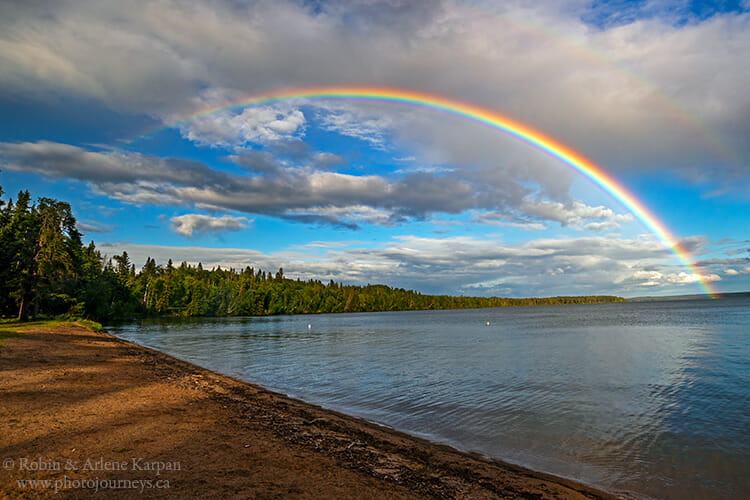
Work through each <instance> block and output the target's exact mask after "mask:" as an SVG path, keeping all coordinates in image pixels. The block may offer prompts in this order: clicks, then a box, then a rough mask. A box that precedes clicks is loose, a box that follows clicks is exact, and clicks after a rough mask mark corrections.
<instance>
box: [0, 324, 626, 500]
mask: <svg viewBox="0 0 750 500" xmlns="http://www.w3.org/2000/svg"><path fill="white" fill-rule="evenodd" d="M4 343H5V345H4V346H3V347H0V460H1V461H2V467H1V468H0V497H3V498H5V497H7V498H22V497H23V498H35V497H56V498H79V497H85V498H89V497H91V496H92V495H93V496H95V497H101V498H131V497H133V496H145V497H149V498H151V497H175V498H186V497H201V498H361V499H367V498H389V499H390V498H393V499H399V498H570V499H573V498H611V496H609V495H607V494H606V493H603V492H600V491H597V490H595V489H592V488H589V487H586V486H584V485H580V484H577V483H575V482H572V481H568V480H565V479H560V478H555V477H553V476H549V475H545V474H540V473H536V472H533V471H530V470H527V469H523V468H520V467H516V466H513V465H509V464H506V463H503V462H500V461H496V460H489V459H486V458H484V457H481V456H479V455H474V454H468V453H462V452H459V451H456V450H454V449H452V448H450V447H447V446H443V445H438V444H434V443H430V442H428V441H425V440H422V439H418V438H415V437H412V436H409V435H406V434H403V433H400V432H396V431H394V430H391V429H388V428H385V427H381V426H378V425H376V424H373V423H370V422H367V421H364V420H362V419H358V418H353V417H350V416H347V415H343V414H340V413H337V412H333V411H329V410H326V409H323V408H320V407H318V406H314V405H310V404H307V403H304V402H301V401H298V400H294V399H291V398H289V397H286V396H284V395H281V394H277V393H273V392H270V391H268V390H265V389H263V388H262V387H258V386H255V385H252V384H248V383H245V382H241V381H239V380H236V379H233V378H231V377H226V376H223V375H219V374H216V373H213V372H211V371H208V370H205V369H203V368H199V367H197V366H195V365H192V364H190V363H186V362H183V361H180V360H177V359H175V358H173V357H171V356H168V355H166V354H163V353H160V352H157V351H154V350H151V349H147V348H144V347H141V346H138V345H136V344H132V343H130V342H126V341H123V340H120V339H118V338H116V337H113V336H111V335H108V334H107V333H96V332H93V331H91V330H89V329H86V328H84V327H80V326H59V327H56V328H40V329H36V330H31V331H28V332H26V333H25V334H24V335H22V336H19V337H16V338H11V339H8V340H5V341H4ZM32 480H35V481H37V482H36V483H32V482H31V481H32ZM24 481H25V483H24ZM45 481H46V482H45Z"/></svg>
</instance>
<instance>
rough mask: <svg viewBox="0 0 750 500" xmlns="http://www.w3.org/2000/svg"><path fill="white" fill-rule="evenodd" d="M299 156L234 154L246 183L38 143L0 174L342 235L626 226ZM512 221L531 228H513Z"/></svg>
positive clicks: (473, 187)
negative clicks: (402, 224)
mask: <svg viewBox="0 0 750 500" xmlns="http://www.w3.org/2000/svg"><path fill="white" fill-rule="evenodd" d="M284 147H286V146H284ZM303 156H306V157H307V158H308V160H309V161H310V164H309V165H302V166H288V164H287V163H286V162H280V161H278V160H277V159H276V158H274V157H273V156H272V155H269V154H267V152H265V151H243V152H241V154H238V155H234V156H231V157H229V159H231V160H233V161H235V162H237V163H238V164H240V165H242V166H245V167H247V168H249V169H251V170H253V175H237V174H233V173H228V172H224V171H221V170H216V169H213V168H210V167H208V166H207V165H205V164H203V163H200V162H196V161H192V160H182V159H175V158H166V159H165V158H159V157H154V156H147V155H142V154H138V153H130V152H124V151H89V150H86V149H83V148H80V147H77V146H71V145H68V144H60V143H53V142H47V141H39V142H35V143H30V142H24V143H0V162H2V164H1V165H2V167H3V168H4V169H7V170H9V171H15V172H26V173H35V174H38V175H43V176H47V177H53V178H68V179H75V180H79V181H83V182H86V183H88V185H89V186H90V188H91V189H92V190H93V191H94V192H96V193H97V194H101V195H105V196H109V197H110V198H113V199H117V200H120V201H123V202H126V203H130V204H135V205H144V204H153V205H162V206H186V207H197V208H200V209H202V210H208V211H241V212H245V213H253V214H265V215H271V216H276V217H282V218H291V219H297V220H303V221H308V222H325V223H331V224H341V225H344V226H349V227H355V226H357V225H358V223H360V222H362V223H369V224H381V225H384V224H390V223H396V222H399V221H406V220H410V219H424V218H426V217H429V216H430V215H432V214H438V213H448V214H461V213H468V212H470V211H475V210H479V211H481V210H484V211H487V212H489V211H492V213H493V214H495V215H487V216H485V217H484V219H483V222H485V223H494V224H500V223H502V222H503V217H505V218H506V219H507V221H508V222H510V223H513V224H523V226H524V227H525V228H528V229H538V228H540V226H537V225H534V224H535V223H536V221H544V220H553V221H558V222H560V223H561V224H563V225H571V226H574V227H577V226H578V225H583V224H584V223H587V222H590V221H592V220H593V221H594V222H602V223H606V224H609V225H610V226H611V227H614V226H615V225H618V224H620V223H621V222H623V221H627V220H631V218H630V216H628V215H619V214H615V213H614V212H613V211H612V210H610V209H607V208H604V207H589V206H587V205H585V204H583V203H581V202H578V201H573V202H570V203H569V204H567V205H566V204H562V203H558V202H549V201H538V200H537V201H531V200H530V199H529V198H528V197H527V198H523V194H524V193H525V192H527V191H528V190H527V189H526V188H523V187H522V186H520V185H517V184H514V183H513V182H505V183H503V182H501V180H500V179H494V178H492V179H490V178H488V177H487V176H486V175H475V174H476V173H474V172H471V171H461V170H456V171H441V172H413V173H403V174H394V175H392V176H390V177H388V176H383V175H352V174H349V173H340V172H335V171H330V170H329V169H330V166H331V164H332V162H335V161H339V160H338V158H339V157H337V156H336V155H326V154H323V155H322V156H321V154H320V153H315V154H311V153H310V152H309V151H308V152H307V153H304V154H303ZM321 164H322V165H323V168H324V169H322V170H321V169H320V168H318V166H319V165H321ZM496 182H497V183H496ZM519 214H520V215H521V216H528V217H531V218H533V219H534V221H529V220H525V218H520V219H519V218H518V217H517V216H518V215H519ZM386 217H387V218H388V220H386ZM477 221H479V220H477Z"/></svg>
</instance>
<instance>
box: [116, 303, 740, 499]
mask: <svg viewBox="0 0 750 500" xmlns="http://www.w3.org/2000/svg"><path fill="white" fill-rule="evenodd" d="M488 321H489V326H488V325H487V322H488ZM108 330H109V331H110V332H112V333H114V334H116V335H118V336H120V337H122V338H125V339H128V340H131V341H134V342H137V343H139V344H142V345H145V346H149V347H153V348H156V349H158V350H160V351H163V352H166V353H169V354H172V355H174V356H176V357H178V358H181V359H185V360H188V361H191V362H193V363H196V364H198V365H201V366H204V367H206V368H209V369H212V370H215V371H218V372H221V373H225V374H229V375H232V376H235V377H238V378H240V379H243V380H246V381H249V382H253V383H257V384H260V385H262V386H265V387H267V388H269V389H273V390H276V391H279V392H283V393H286V394H289V395H291V396H294V397H297V398H300V399H303V400H305V401H309V402H312V403H316V404H320V405H322V406H324V407H328V408H332V409H336V410H340V411H343V412H345V413H349V414H352V415H357V416H360V417H364V418H366V419H369V420H372V421H374V422H378V423H381V424H384V425H387V426H390V427H393V428H396V429H399V430H402V431H405V432H408V433H411V434H414V435H418V436H421V437H426V438H428V439H431V440H433V441H438V442H442V443H447V444H451V445H453V446H455V447H456V448H459V449H462V450H472V451H477V452H480V453H483V454H485V455H487V456H491V457H495V458H499V459H503V460H506V461H510V462H514V463H517V464H521V465H525V466H528V467H530V468H533V469H537V470H541V471H546V472H550V473H553V474H557V475H561V476H565V477H569V478H574V479H577V480H580V481H583V482H585V483H588V484H591V485H594V486H598V487H600V488H603V489H606V490H608V491H611V492H614V493H620V494H624V495H626V496H630V495H633V496H638V497H644V496H645V497H658V498H663V497H672V498H675V497H676V498H685V497H689V498H742V497H744V498H750V482H749V481H748V476H749V475H750V298H749V297H733V298H726V299H720V300H685V301H660V302H632V303H623V304H602V305H580V306H573V305H571V306H542V307H521V308H501V309H481V310H476V309H475V310H464V311H420V312H391V313H362V314H338V315H314V316H276V317H264V318H221V319H197V320H154V321H144V322H139V323H137V324H127V325H121V326H117V327H110V328H108Z"/></svg>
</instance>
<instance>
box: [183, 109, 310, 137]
mask: <svg viewBox="0 0 750 500" xmlns="http://www.w3.org/2000/svg"><path fill="white" fill-rule="evenodd" d="M304 126H305V115H304V114H303V113H302V111H300V110H299V109H286V107H285V106H282V107H271V106H261V107H257V108H245V109H243V110H242V111H241V112H239V113H233V112H230V111H227V112H223V113H218V114H213V115H208V116H204V117H201V118H199V119H197V120H194V121H189V122H188V123H185V124H183V125H181V126H180V132H181V133H182V135H183V137H185V138H186V139H189V140H191V141H193V142H196V143H198V144H201V145H207V146H231V147H241V146H245V145H247V144H257V143H266V142H269V141H278V140H282V139H287V140H288V139H289V138H292V137H299V136H300V135H302V133H303V132H304Z"/></svg>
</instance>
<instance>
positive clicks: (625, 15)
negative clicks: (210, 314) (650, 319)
mask: <svg viewBox="0 0 750 500" xmlns="http://www.w3.org/2000/svg"><path fill="white" fill-rule="evenodd" d="M498 4H502V6H499V5H498ZM748 53H750V2H749V1H747V0H742V1H729V0H728V1H722V2H715V1H714V2H701V1H677V0H675V1H672V0H664V1H650V0H649V1H646V0H644V1H632V2H629V1H624V0H613V1H601V0H598V1H588V0H560V1H557V2H526V1H518V2H514V1H509V2H502V3H499V2H486V3H485V2H480V1H469V2H442V1H438V0H434V1H433V0H420V1H411V0H385V1H377V0H358V1H343V0H342V1H315V0H297V1H291V0H290V1H286V0H273V1H264V0H260V1H247V2H243V1H238V0H226V1H224V0H213V1H204V2H197V1H194V2H191V1H179V2H178V1H170V0H160V1H155V2H141V1H134V2H120V1H104V0H91V1H86V0H82V1H65V0H61V1H57V2H51V3H50V2H38V1H25V2H2V3H0V68H2V70H1V71H0V117H1V118H0V170H1V172H0V186H2V187H3V189H4V191H5V193H6V194H5V197H6V198H7V197H8V196H12V197H15V193H17V192H18V190H19V189H29V190H30V191H31V192H32V195H34V196H51V197H55V198H60V199H64V200H67V201H70V202H71V204H72V206H73V208H74V211H75V214H76V216H77V218H78V221H79V227H80V229H81V231H82V232H83V233H84V235H85V238H86V240H89V239H93V240H94V241H95V242H96V244H97V246H98V247H99V248H100V249H101V250H102V251H103V252H104V253H106V254H107V255H110V256H111V255H114V254H115V253H120V252H122V251H123V250H127V251H128V253H129V254H130V255H131V257H132V258H133V259H134V260H135V262H136V263H137V264H138V265H142V264H143V263H144V262H145V259H146V257H147V256H151V257H154V258H156V259H157V262H160V263H165V262H166V260H167V259H168V258H172V259H173V260H174V261H176V262H181V261H183V260H184V261H187V262H191V263H195V262H198V261H202V262H203V264H204V267H206V266H208V267H212V266H215V265H221V266H230V267H244V266H246V265H250V266H254V267H258V266H261V267H262V268H264V269H267V270H275V269H277V268H278V267H283V268H284V270H285V274H287V275H288V276H291V277H301V278H311V277H315V278H319V279H323V280H329V279H334V280H337V281H344V282H346V283H357V284H366V283H386V284H389V285H392V286H397V287H404V288H415V289H418V290H420V291H423V292H428V293H450V294H465V295H502V296H532V295H534V296H548V295H558V294H570V295H573V294H610V293H611V294H618V295H623V296H626V297H633V296H642V295H665V294H681V293H697V292H699V291H700V288H699V286H698V284H697V283H696V280H697V279H698V276H696V273H694V272H693V271H691V270H690V269H688V268H685V267H684V266H683V265H682V264H681V263H680V262H679V261H678V260H677V259H676V258H675V257H674V255H673V254H672V253H670V252H669V251H668V250H667V249H666V248H665V247H664V245H662V244H661V243H660V242H659V241H658V240H657V239H656V238H655V237H654V235H653V234H651V233H650V232H649V230H648V228H646V227H645V226H644V225H643V224H642V223H641V222H640V221H639V220H638V219H637V218H636V217H635V216H634V214H631V213H630V212H629V211H628V210H627V208H626V207H624V206H623V205H622V204H620V203H619V202H618V200H616V199H615V198H613V197H612V196H610V195H609V194H608V193H606V192H604V191H603V190H602V189H601V188H599V187H597V186H596V185H594V184H593V183H592V182H591V181H589V180H587V179H586V178H584V177H583V176H581V175H580V174H578V173H576V172H575V171H574V170H572V169H570V168H569V167H567V166H566V165H564V164H562V163H561V162H560V161H558V160H556V159H554V158H552V157H551V156H548V155H546V154H544V153H543V152H540V151H538V150H537V149H534V148H532V147H530V146H529V145H527V144H525V143H523V142H520V141H518V140H517V139H513V138H511V137H509V136H506V135H504V134H502V133H500V132H498V131H496V130H491V129H489V128H486V127H482V126H480V125H477V124H476V123H472V122H470V121H468V120H464V119H461V118H460V117H455V116H449V115H446V114H439V113H436V112H434V111H429V110H425V109H417V108H412V107H403V106H394V105H390V104H383V103H372V102H361V101H351V100H320V99H317V100H316V99H307V100H287V101H282V102H276V103H273V104H267V105H261V106H252V107H235V108H233V109H231V110H229V111H223V112H215V113H209V114H204V115H201V116H200V117H199V118H196V119H192V120H183V118H184V117H187V116H190V115H192V114H193V113H195V112H196V111H198V110H204V109H209V108H220V107H222V106H226V105H229V104H232V103H236V102H240V101H241V100H242V99H245V98H248V97H251V96H254V95H259V94H263V93H269V92H276V91H280V90H282V89H295V88H303V87H326V86H377V87H389V88H393V89H406V90H410V91H417V92H423V93H429V94H434V95H437V96H443V97H446V98H449V99H453V100H458V101H461V102H464V103H467V104H471V105H474V106H478V107H481V108H484V109H487V110H491V111H494V112H497V113H501V114H503V115H505V116H508V117H510V118H512V119H514V120H516V121H519V122H521V123H524V124H526V125H527V126H529V127H531V128H533V129H536V130H538V131H540V132H542V133H544V134H546V135H547V136H549V137H552V138H554V139H555V140H557V141H558V142H560V143H563V144H565V145H566V146H568V147H570V148H571V149H573V150H574V151H577V152H578V153H580V154H581V155H583V156H585V157H587V158H588V159H590V160H591V161H593V162H594V163H596V164H597V165H599V166H600V167H601V168H602V169H603V170H605V171H606V172H608V173H609V174H610V175H611V176H612V177H614V178H615V179H616V180H617V181H618V182H619V183H620V184H622V185H623V186H624V187H625V188H626V189H627V190H629V191H630V192H631V193H632V194H633V195H634V196H635V197H636V198H637V199H638V200H640V201H641V202H642V203H643V204H644V205H645V206H646V207H648V208H649V209H650V210H651V212H653V214H655V215H656V217H657V218H658V219H659V220H661V222H662V223H663V224H664V225H665V226H666V227H667V228H668V229H669V230H670V231H671V232H672V234H673V235H674V236H675V237H676V238H678V239H679V241H680V242H681V244H682V246H683V247H684V248H686V249H687V250H688V251H689V254H690V260H691V261H692V262H693V263H694V264H695V269H696V270H697V273H699V274H700V278H701V279H703V280H704V281H705V282H710V283H711V285H712V286H713V287H714V288H716V289H717V290H719V291H724V292H733V291H746V290H750V231H748V228H749V227H750V224H749V223H748V220H750V91H748V89H750V64H748V56H747V54H748Z"/></svg>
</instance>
